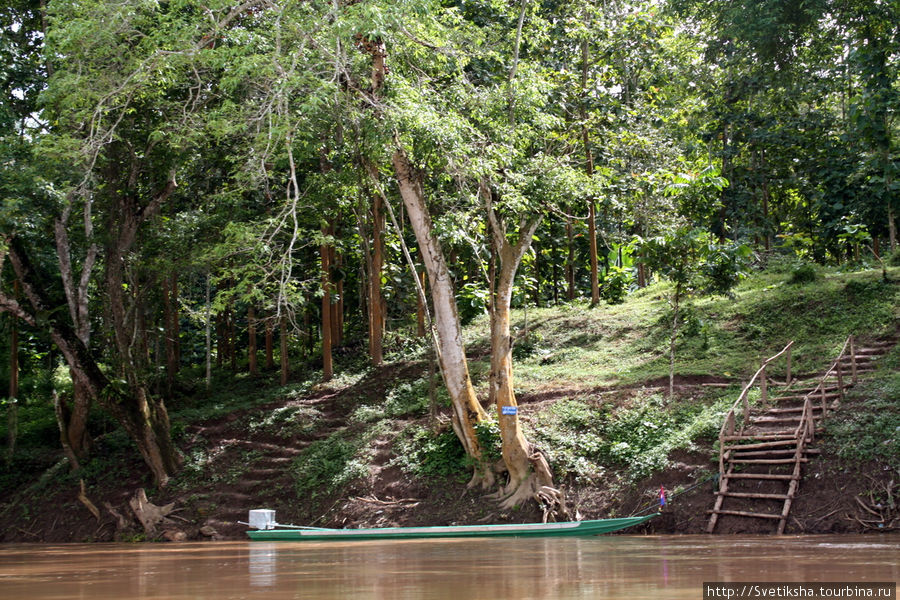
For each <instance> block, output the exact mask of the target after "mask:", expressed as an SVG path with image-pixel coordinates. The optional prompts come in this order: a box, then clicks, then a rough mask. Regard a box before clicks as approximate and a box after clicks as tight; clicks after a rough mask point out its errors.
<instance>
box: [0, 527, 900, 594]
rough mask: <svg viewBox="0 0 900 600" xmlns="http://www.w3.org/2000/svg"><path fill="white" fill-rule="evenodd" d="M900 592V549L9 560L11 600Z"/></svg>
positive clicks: (409, 545)
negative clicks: (763, 589) (730, 589)
mask: <svg viewBox="0 0 900 600" xmlns="http://www.w3.org/2000/svg"><path fill="white" fill-rule="evenodd" d="M898 579H900V536H898V535H871V536H799V537H755V536H752V537H751V536H733V537H730V536H649V537H647V536H621V535H616V536H600V537H587V538H530V539H521V538H520V539H517V538H498V539H482V540H478V539H475V540H420V541H388V542H377V541H369V542H327V543H317V542H301V543H296V542H217V543H212V542H210V543H193V544H140V545H128V544H91V545H76V544H66V545H8V546H0V599H3V600H6V599H9V600H13V599H16V600H27V599H38V598H40V599H56V598H58V599H66V600H70V599H82V598H83V599H91V600H106V599H121V598H128V599H149V598H154V599H157V598H158V599H163V598H165V599H176V600H180V599H192V600H203V599H207V598H208V599H210V600H223V599H230V598H235V599H236V598H266V599H273V600H277V599H283V598H303V599H324V598H329V599H331V598H342V599H343V598H353V599H354V600H356V599H370V598H371V599H375V598H377V599H381V598H404V599H405V598H410V599H412V598H415V599H420V598H422V599H425V598H428V599H432V598H433V599H444V598H446V599H453V600H462V599H469V598H484V599H490V600H506V599H516V600H520V599H526V598H536V599H537V598H547V599H554V600H555V599H567V598H591V599H594V598H623V599H624V598H628V599H640V598H647V599H653V600H667V599H679V598H692V599H700V598H702V597H703V591H702V590H703V586H702V584H703V583H704V582H722V581H741V582H776V581H792V582H805V583H809V582H826V581H831V582H836V581H840V582H857V583H858V582H896V581H897V580H898ZM894 597H896V592H895V595H894Z"/></svg>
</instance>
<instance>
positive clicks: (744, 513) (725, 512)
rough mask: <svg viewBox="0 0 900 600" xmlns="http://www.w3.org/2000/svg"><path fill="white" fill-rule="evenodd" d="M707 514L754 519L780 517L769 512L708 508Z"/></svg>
mask: <svg viewBox="0 0 900 600" xmlns="http://www.w3.org/2000/svg"><path fill="white" fill-rule="evenodd" d="M706 512H707V513H708V514H712V513H716V514H718V515H734V516H736V517H753V518H755V519H781V515H772V514H769V513H755V512H747V511H745V510H723V509H721V508H720V509H719V510H715V511H713V510H708V511H706Z"/></svg>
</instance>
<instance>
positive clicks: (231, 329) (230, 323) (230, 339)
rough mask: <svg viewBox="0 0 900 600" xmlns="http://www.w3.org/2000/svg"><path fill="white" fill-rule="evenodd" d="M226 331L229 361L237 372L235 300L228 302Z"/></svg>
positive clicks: (233, 370)
mask: <svg viewBox="0 0 900 600" xmlns="http://www.w3.org/2000/svg"><path fill="white" fill-rule="evenodd" d="M225 317H226V318H225V324H226V331H225V337H226V339H227V342H226V343H227V344H228V363H229V365H230V367H231V372H232V373H237V333H236V332H237V327H236V326H235V324H234V322H235V319H236V318H237V317H236V315H235V313H234V301H230V302H229V303H228V311H227V312H226V313H225Z"/></svg>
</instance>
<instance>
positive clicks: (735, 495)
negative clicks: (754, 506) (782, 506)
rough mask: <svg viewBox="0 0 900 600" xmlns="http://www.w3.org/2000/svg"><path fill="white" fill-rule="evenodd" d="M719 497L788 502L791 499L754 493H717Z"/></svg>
mask: <svg viewBox="0 0 900 600" xmlns="http://www.w3.org/2000/svg"><path fill="white" fill-rule="evenodd" d="M716 495H717V496H727V497H729V498H754V499H760V500H787V499H788V498H790V496H788V495H787V494H756V493H752V492H716Z"/></svg>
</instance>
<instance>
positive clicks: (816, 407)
mask: <svg viewBox="0 0 900 600" xmlns="http://www.w3.org/2000/svg"><path fill="white" fill-rule="evenodd" d="M812 409H813V412H815V411H817V410H818V411H819V412H821V411H822V404H821V403H819V404H815V405H813V407H812ZM802 412H803V405H802V404H801V405H800V406H790V407H786V408H770V409H769V410H767V411H766V414H776V415H782V414H788V413H802Z"/></svg>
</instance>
